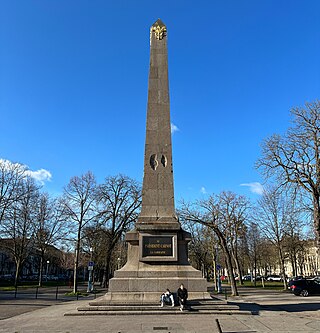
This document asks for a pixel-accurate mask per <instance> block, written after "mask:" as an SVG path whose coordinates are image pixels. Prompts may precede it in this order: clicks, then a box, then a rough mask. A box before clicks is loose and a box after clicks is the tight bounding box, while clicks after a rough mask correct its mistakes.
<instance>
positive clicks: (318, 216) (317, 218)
mask: <svg viewBox="0 0 320 333" xmlns="http://www.w3.org/2000/svg"><path fill="white" fill-rule="evenodd" d="M313 223H314V230H315V234H316V247H317V258H318V262H317V263H316V266H317V267H316V269H317V270H320V259H319V258H320V199H319V195H318V193H317V194H314V195H313Z"/></svg>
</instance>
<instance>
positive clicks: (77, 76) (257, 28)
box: [0, 0, 320, 201]
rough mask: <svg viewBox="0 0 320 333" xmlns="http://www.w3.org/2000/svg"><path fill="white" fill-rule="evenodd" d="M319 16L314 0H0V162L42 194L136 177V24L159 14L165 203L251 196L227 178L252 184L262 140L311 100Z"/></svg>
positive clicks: (142, 95)
mask: <svg viewBox="0 0 320 333" xmlns="http://www.w3.org/2000/svg"><path fill="white" fill-rule="evenodd" d="M319 11H320V2H319V1H316V0H314V1H311V0H309V1H308V0H305V1H302V0H301V1H294V0H290V1H289V0H286V1H283V0H277V1H272V0H269V1H267V0H259V1H258V0H241V1H240V0H239V1H238V0H224V1H222V0H220V1H215V0H211V1H209V0H208V1H203V0H199V1H188V0H183V1H180V0H176V1H173V0H171V1H166V0H163V1H145V0H136V1H129V0H127V1H121V0H117V1H111V0H110V1H102V0H101V1H99V0H95V1H93V0H92V1H89V0H87V1H84V0H74V1H71V0H64V1H58V0H56V1H53V0H38V1H36V0H28V1H24V0H21V1H16V0H10V1H4V0H0V115H1V118H0V158H1V159H6V160H9V161H12V162H20V163H22V164H26V165H27V166H28V167H29V168H30V170H32V171H34V172H38V175H39V174H40V175H43V181H44V184H45V185H44V189H45V190H47V191H49V192H50V193H54V194H59V193H61V192H62V189H63V186H65V185H66V184H67V183H68V182H69V179H70V178H71V177H72V176H75V175H81V174H83V173H85V172H86V171H88V170H91V171H92V172H93V173H94V174H95V175H96V176H97V179H98V181H102V180H103V179H104V178H105V177H106V176H109V175H115V174H118V173H123V174H126V175H128V176H130V177H132V178H135V179H137V180H138V181H142V176H143V154H144V140H145V121H146V103H147V84H148V66H149V28H150V26H151V25H152V24H153V23H154V22H155V21H156V20H157V19H158V18H161V19H162V20H163V22H164V23H165V24H166V25H167V29H168V52H169V81H170V99H171V120H172V123H173V124H174V125H175V126H176V127H177V128H178V130H177V131H176V132H175V133H174V134H173V161H174V176H175V194H176V201H178V200H179V199H181V198H185V199H193V198H199V197H201V196H203V195H205V194H203V193H201V192H204V193H205V192H206V193H212V192H220V191H222V190H231V191H234V192H236V193H239V194H247V195H249V196H253V197H256V196H257V195H256V194H253V193H251V192H250V187H248V186H240V185H241V184H244V183H245V184H249V183H254V182H262V179H261V177H260V175H259V173H258V172H257V171H256V170H255V169H254V163H255V161H256V159H257V158H258V157H259V154H260V144H261V142H262V140H263V139H264V138H265V137H267V136H269V135H271V134H273V133H284V131H285V130H286V128H287V127H288V126H289V122H290V114H289V110H290V108H292V107H294V106H299V105H303V104H304V103H305V102H306V101H313V100H315V99H317V98H319V91H320V74H319V73H320V62H319V59H320V38H319V37H320V20H319V17H318V14H319ZM41 169H43V171H40V170H41ZM49 173H50V174H51V179H50V181H46V179H47V178H48V175H49Z"/></svg>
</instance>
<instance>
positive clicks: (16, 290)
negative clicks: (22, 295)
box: [14, 287, 18, 298]
mask: <svg viewBox="0 0 320 333" xmlns="http://www.w3.org/2000/svg"><path fill="white" fill-rule="evenodd" d="M17 292H18V287H15V290H14V298H17Z"/></svg>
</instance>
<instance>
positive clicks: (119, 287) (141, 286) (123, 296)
mask: <svg viewBox="0 0 320 333" xmlns="http://www.w3.org/2000/svg"><path fill="white" fill-rule="evenodd" d="M146 235H151V236H154V237H155V239H156V238H157V237H163V236H164V237H171V236H172V237H173V239H174V240H175V239H176V242H177V243H176V244H173V245H174V246H175V245H176V253H173V257H174V256H175V259H176V260H174V261H166V260H167V259H164V258H163V257H162V258H161V255H160V256H158V257H157V258H158V259H159V260H157V261H155V260H150V261H149V259H148V257H145V258H141V256H142V249H141V247H142V245H143V244H141V242H142V239H143V236H146ZM175 236H176V237H175ZM126 240H127V242H128V261H127V263H126V265H125V266H124V267H122V268H121V269H120V270H118V271H116V272H115V276H114V278H112V279H111V280H110V284H109V292H108V293H107V294H106V296H105V301H110V302H112V303H113V302H121V303H122V302H126V303H130V302H132V303H137V302H138V303H149V302H159V299H160V295H161V294H162V292H164V291H165V290H166V288H169V289H170V290H171V291H172V292H175V291H177V289H178V288H179V286H180V284H181V283H183V284H184V285H185V287H186V288H187V289H188V291H189V299H203V298H208V297H209V294H208V293H207V292H206V291H207V281H206V280H205V279H204V278H202V274H201V272H200V271H198V270H196V269H194V268H193V267H192V266H191V265H190V264H189V262H188V255H187V244H188V242H189V241H190V240H191V238H190V234H189V233H188V232H185V231H183V230H182V229H180V230H178V231H176V232H172V231H170V230H169V231H168V230H167V231H166V232H164V231H159V230H148V232H147V231H146V230H144V231H137V230H133V231H131V232H128V233H127V235H126ZM173 252H174V251H173Z"/></svg>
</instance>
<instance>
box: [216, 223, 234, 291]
mask: <svg viewBox="0 0 320 333" xmlns="http://www.w3.org/2000/svg"><path fill="white" fill-rule="evenodd" d="M214 231H215V232H216V234H217V236H218V238H219V240H220V243H221V246H222V249H223V252H224V255H225V258H226V264H227V271H228V278H229V282H230V286H231V294H232V296H239V294H238V289H237V285H236V280H235V279H234V274H233V265H232V259H231V255H230V252H229V249H228V245H227V242H226V240H225V238H224V236H223V234H222V233H221V231H220V230H219V229H218V228H215V229H214Z"/></svg>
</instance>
